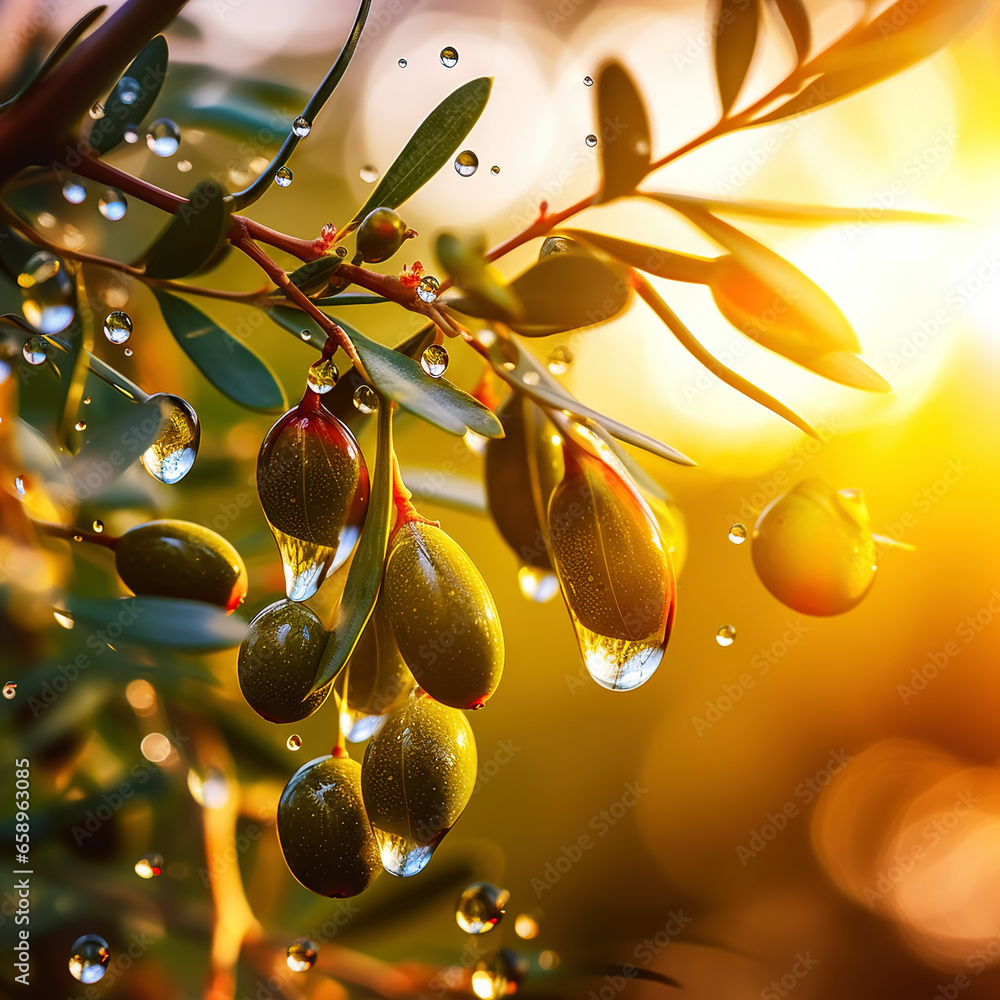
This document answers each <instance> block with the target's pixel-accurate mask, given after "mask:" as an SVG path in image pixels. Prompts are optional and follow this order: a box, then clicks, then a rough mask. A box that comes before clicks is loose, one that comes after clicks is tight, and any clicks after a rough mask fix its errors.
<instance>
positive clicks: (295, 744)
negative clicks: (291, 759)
mask: <svg viewBox="0 0 1000 1000" xmlns="http://www.w3.org/2000/svg"><path fill="white" fill-rule="evenodd" d="M285 746H286V747H288V749H289V750H301V749H302V737H301V736H299V735H298V734H297V733H292V735H291V736H289V737H288V739H287V740H285Z"/></svg>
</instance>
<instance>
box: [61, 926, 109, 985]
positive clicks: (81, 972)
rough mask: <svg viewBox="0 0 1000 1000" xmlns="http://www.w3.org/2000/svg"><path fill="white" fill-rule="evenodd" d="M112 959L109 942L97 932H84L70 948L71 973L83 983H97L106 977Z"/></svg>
mask: <svg viewBox="0 0 1000 1000" xmlns="http://www.w3.org/2000/svg"><path fill="white" fill-rule="evenodd" d="M110 960H111V953H110V952H109V951H108V942H107V941H105V940H104V938H102V937H98V936H97V935H96V934H84V935H83V937H79V938H77V939H76V941H74V942H73V947H72V948H71V949H70V954H69V971H70V975H71V976H72V977H73V978H74V979H76V980H79V981H80V982H81V983H96V982H98V981H99V980H101V979H103V978H104V973H105V972H106V971H107V968H108V962H109V961H110Z"/></svg>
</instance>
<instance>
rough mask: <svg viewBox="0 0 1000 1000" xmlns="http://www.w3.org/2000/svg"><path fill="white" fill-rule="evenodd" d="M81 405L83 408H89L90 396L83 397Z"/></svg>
mask: <svg viewBox="0 0 1000 1000" xmlns="http://www.w3.org/2000/svg"><path fill="white" fill-rule="evenodd" d="M83 405H84V406H90V396H84V397H83Z"/></svg>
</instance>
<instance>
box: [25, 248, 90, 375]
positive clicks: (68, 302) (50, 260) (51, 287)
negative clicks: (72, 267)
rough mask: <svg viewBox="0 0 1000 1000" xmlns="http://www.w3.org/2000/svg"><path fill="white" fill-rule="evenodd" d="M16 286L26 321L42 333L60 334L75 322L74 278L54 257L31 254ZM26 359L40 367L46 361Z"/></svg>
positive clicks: (40, 252)
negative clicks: (18, 288) (19, 293)
mask: <svg viewBox="0 0 1000 1000" xmlns="http://www.w3.org/2000/svg"><path fill="white" fill-rule="evenodd" d="M17 283H18V285H19V286H20V289H21V311H22V312H23V313H24V318H25V319H26V320H27V321H28V322H29V323H30V324H31V325H32V326H33V327H34V328H35V329H36V330H37V331H38V332H39V333H46V334H53V333H60V332H62V331H63V330H65V329H66V327H68V326H69V325H70V323H72V322H73V317H74V315H75V313H76V310H75V305H76V292H75V288H74V285H73V279H72V278H71V277H70V275H69V274H68V273H67V271H66V267H65V265H64V264H63V262H62V261H61V260H60V259H59V258H58V257H57V256H56V255H55V254H51V253H49V252H48V251H47V250H40V251H39V252H38V253H36V254H32V255H31V256H30V257H29V258H28V259H27V261H25V264H24V270H23V271H22V272H21V273H20V274H19V275H18V276H17ZM36 346H37V345H36ZM34 353H37V351H36V352H34ZM25 360H27V361H29V363H30V364H34V365H37V364H41V363H42V361H44V360H45V359H44V358H42V359H41V361H32V360H31V359H30V358H28V356H27V354H26V355H25Z"/></svg>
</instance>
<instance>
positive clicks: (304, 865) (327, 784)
mask: <svg viewBox="0 0 1000 1000" xmlns="http://www.w3.org/2000/svg"><path fill="white" fill-rule="evenodd" d="M278 843H279V844H280V845H281V853H282V854H283V855H284V856H285V863H286V864H287V865H288V868H289V870H290V871H291V873H292V874H293V875H294V876H295V878H296V879H297V880H298V881H299V882H300V883H301V884H302V885H304V886H305V887H306V888H307V889H309V890H310V891H311V892H315V893H318V894H319V895H320V896H331V897H335V898H343V897H345V896H356V895H358V893H359V892H364V890H365V889H367V888H368V886H370V885H371V884H372V882H373V881H374V880H375V878H376V876H377V875H378V874H379V872H380V871H381V870H382V866H381V864H380V863H379V853H378V845H377V844H376V842H375V837H374V836H373V835H372V829H371V827H370V826H369V824H368V817H367V816H366V815H365V807H364V803H363V801H362V798H361V765H360V764H358V762H357V761H354V760H351V758H350V757H348V756H346V755H344V756H334V757H318V758H317V759H316V760H311V761H309V763H308V764H304V765H303V766H302V767H300V768H299V769H298V770H297V771H296V772H295V774H293V775H292V777H291V778H290V779H289V781H288V784H287V785H285V790H284V791H283V792H282V793H281V799H280V801H279V802H278Z"/></svg>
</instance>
